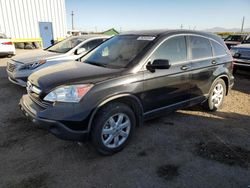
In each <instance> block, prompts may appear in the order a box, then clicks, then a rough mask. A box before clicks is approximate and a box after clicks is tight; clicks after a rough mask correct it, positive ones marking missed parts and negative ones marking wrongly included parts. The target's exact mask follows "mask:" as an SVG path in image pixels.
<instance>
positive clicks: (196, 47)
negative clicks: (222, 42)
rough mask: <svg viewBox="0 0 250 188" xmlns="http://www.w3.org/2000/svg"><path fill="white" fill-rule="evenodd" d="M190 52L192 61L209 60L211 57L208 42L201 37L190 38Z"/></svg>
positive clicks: (210, 48)
mask: <svg viewBox="0 0 250 188" xmlns="http://www.w3.org/2000/svg"><path fill="white" fill-rule="evenodd" d="M190 51H191V56H192V59H201V58H209V57H212V56H213V53H212V47H211V45H210V42H209V40H208V39H206V38H203V37H198V36H190Z"/></svg>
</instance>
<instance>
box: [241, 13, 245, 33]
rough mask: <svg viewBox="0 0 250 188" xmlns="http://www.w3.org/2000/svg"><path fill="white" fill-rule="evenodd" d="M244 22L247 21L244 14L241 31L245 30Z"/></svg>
mask: <svg viewBox="0 0 250 188" xmlns="http://www.w3.org/2000/svg"><path fill="white" fill-rule="evenodd" d="M244 22H245V17H244V16H243V19H242V23H241V31H240V32H243V29H244Z"/></svg>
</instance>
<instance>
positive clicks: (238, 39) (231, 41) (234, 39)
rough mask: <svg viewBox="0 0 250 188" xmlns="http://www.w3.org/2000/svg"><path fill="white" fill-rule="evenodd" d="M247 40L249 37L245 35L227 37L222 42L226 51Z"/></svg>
mask: <svg viewBox="0 0 250 188" xmlns="http://www.w3.org/2000/svg"><path fill="white" fill-rule="evenodd" d="M249 38H250V35H247V34H234V35H229V36H228V37H227V38H225V40H224V41H225V43H226V45H227V47H228V49H231V47H232V46H236V45H238V44H241V43H244V42H245V41H246V40H247V39H249Z"/></svg>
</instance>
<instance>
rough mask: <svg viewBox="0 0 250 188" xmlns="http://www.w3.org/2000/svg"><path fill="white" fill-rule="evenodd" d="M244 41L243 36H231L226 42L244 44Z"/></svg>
mask: <svg viewBox="0 0 250 188" xmlns="http://www.w3.org/2000/svg"><path fill="white" fill-rule="evenodd" d="M243 40H244V36H243V35H229V36H228V37H227V38H226V39H225V41H232V42H242V41H243Z"/></svg>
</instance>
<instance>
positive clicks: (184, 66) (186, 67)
mask: <svg viewBox="0 0 250 188" xmlns="http://www.w3.org/2000/svg"><path fill="white" fill-rule="evenodd" d="M188 69H189V66H187V65H183V66H182V67H181V70H188Z"/></svg>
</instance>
